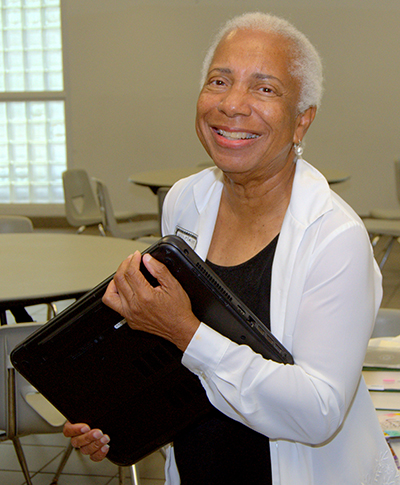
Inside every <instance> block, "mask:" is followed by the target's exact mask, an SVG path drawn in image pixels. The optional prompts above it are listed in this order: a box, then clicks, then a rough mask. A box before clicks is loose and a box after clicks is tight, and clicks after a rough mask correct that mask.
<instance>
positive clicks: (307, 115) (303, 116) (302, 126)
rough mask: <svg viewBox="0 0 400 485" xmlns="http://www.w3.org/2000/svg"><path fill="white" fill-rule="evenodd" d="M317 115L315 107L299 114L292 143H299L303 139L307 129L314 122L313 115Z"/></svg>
mask: <svg viewBox="0 0 400 485" xmlns="http://www.w3.org/2000/svg"><path fill="white" fill-rule="evenodd" d="M316 114H317V107H316V106H310V107H309V108H307V109H306V110H305V111H303V112H302V113H300V114H299V115H298V117H297V126H296V129H295V132H294V140H293V141H294V143H299V142H300V141H302V140H303V138H304V137H305V135H306V133H307V130H308V128H309V127H310V125H311V123H312V122H313V121H314V118H315V115H316Z"/></svg>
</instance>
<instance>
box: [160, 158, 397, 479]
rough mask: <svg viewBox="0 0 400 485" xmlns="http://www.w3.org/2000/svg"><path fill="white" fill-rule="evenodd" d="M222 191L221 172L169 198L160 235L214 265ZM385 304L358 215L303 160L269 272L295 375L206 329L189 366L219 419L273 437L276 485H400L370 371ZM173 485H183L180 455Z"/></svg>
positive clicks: (171, 475)
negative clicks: (368, 380)
mask: <svg viewBox="0 0 400 485" xmlns="http://www.w3.org/2000/svg"><path fill="white" fill-rule="evenodd" d="M221 190H222V174H221V172H220V171H219V170H218V169H217V168H212V169H206V170H204V171H202V172H201V173H199V174H196V175H194V176H191V177H189V178H187V179H184V180H181V181H179V182H178V183H177V184H175V186H174V187H173V188H172V189H171V190H170V191H169V193H168V195H167V197H166V199H165V203H164V211H163V234H174V233H177V234H179V235H181V236H182V237H183V238H185V239H186V240H187V241H188V242H189V244H191V245H192V246H193V247H195V250H196V252H197V253H198V254H199V255H200V257H202V258H203V259H205V258H206V257H207V253H208V248H209V245H210V242H211V238H212V234H213V230H214V225H215V220H216V217H217V213H218V208H219V202H220V197H221ZM381 297H382V287H381V274H380V272H379V268H378V267H377V264H376V262H375V260H374V259H373V254H372V250H371V246H370V243H369V238H368V234H367V232H366V230H365V228H364V226H363V224H362V222H361V220H360V219H359V217H358V216H357V215H356V214H355V212H354V211H353V210H352V209H351V208H350V207H349V206H348V205H347V204H346V203H345V202H344V201H343V200H342V199H341V198H340V197H338V196H337V195H336V194H335V193H334V192H332V191H331V190H330V188H329V185H328V183H327V181H326V180H325V178H324V177H323V176H322V175H321V174H320V173H319V172H318V171H317V170H316V169H315V168H313V167H312V166H311V165H309V164H308V163H307V162H305V161H304V160H298V161H297V167H296V174H295V178H294V182H293V189H292V195H291V200H290V204H289V207H288V210H287V213H286V215H285V219H284V222H283V225H282V229H281V232H280V236H279V240H278V245H277V248H276V253H275V257H274V262H273V267H272V282H271V330H272V332H273V333H274V334H275V335H276V336H277V338H278V339H279V340H280V341H281V342H282V343H283V344H284V345H285V347H286V348H287V349H288V350H289V351H290V352H291V353H292V355H293V357H294V360H295V365H283V364H278V363H276V362H273V361H270V360H266V359H263V358H262V357H261V356H260V355H258V354H256V353H254V352H253V351H252V350H250V349H249V348H248V347H247V346H245V345H237V344H235V343H233V342H231V341H230V340H229V339H227V338H225V337H223V336H222V335H220V334H219V333H217V332H215V331H213V330H212V329H210V328H209V327H208V326H206V325H205V324H201V326H200V328H199V329H198V331H197V333H196V335H195V336H194V337H193V339H192V341H191V343H190V344H189V346H188V348H187V350H186V352H185V354H184V356H183V360H182V362H183V364H184V365H185V366H186V367H187V368H189V369H190V370H191V371H192V372H194V373H195V374H196V375H198V376H199V378H200V380H201V382H202V384H203V386H204V388H205V389H206V392H207V395H208V398H209V399H210V401H211V402H212V403H213V405H214V406H215V407H217V408H218V409H219V410H220V411H222V412H223V413H225V414H227V415H228V416H230V417H232V418H233V419H236V420H238V421H240V422H242V423H244V424H246V425H247V426H249V427H251V428H253V429H255V430H257V431H259V432H261V433H263V434H265V435H266V436H268V437H269V438H270V450H271V462H272V476H273V483H274V485H295V484H296V485H356V484H357V485H358V484H363V485H367V484H381V485H383V484H385V485H389V484H390V485H391V484H399V483H400V478H399V476H398V472H397V469H396V466H395V463H394V460H393V458H392V456H391V453H390V450H389V448H388V446H387V444H386V441H385V439H384V436H383V433H382V431H381V429H380V426H379V423H378V420H377V416H376V412H375V410H374V407H373V405H372V402H371V399H370V397H369V394H368V391H367V388H366V386H365V383H364V380H363V379H362V378H361V380H360V375H361V369H362V364H363V359H364V355H365V351H366V346H367V343H368V340H369V338H370V335H371V332H372V329H373V326H374V321H375V316H376V313H377V311H378V308H379V305H380V302H381ZM166 476H167V481H166V483H167V484H168V485H178V484H179V483H180V480H179V474H178V472H177V469H176V464H175V460H174V454H173V447H171V448H170V451H169V456H168V459H167V462H166Z"/></svg>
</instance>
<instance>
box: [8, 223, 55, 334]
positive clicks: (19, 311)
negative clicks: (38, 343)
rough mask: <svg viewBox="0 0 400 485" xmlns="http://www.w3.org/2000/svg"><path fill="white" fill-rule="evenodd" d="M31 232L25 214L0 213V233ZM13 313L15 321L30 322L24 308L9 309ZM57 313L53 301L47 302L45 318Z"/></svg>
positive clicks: (30, 319) (30, 226) (31, 227)
mask: <svg viewBox="0 0 400 485" xmlns="http://www.w3.org/2000/svg"><path fill="white" fill-rule="evenodd" d="M29 232H33V224H32V221H31V220H30V219H29V217H25V216H1V215H0V233H2V234H6V233H29ZM10 311H11V313H13V315H14V318H15V321H17V322H30V321H32V317H31V316H30V315H29V313H28V312H27V311H26V310H25V308H23V307H22V306H21V307H18V308H14V309H11V310H10ZM56 313H57V307H56V305H55V303H48V304H47V318H48V319H49V318H51V317H53V316H55V315H56ZM0 320H1V324H2V325H4V324H5V323H7V322H6V314H5V312H1V314H0Z"/></svg>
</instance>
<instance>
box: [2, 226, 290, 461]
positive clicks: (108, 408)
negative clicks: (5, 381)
mask: <svg viewBox="0 0 400 485" xmlns="http://www.w3.org/2000/svg"><path fill="white" fill-rule="evenodd" d="M145 252H146V253H150V254H151V255H152V256H154V257H155V258H156V259H158V260H159V261H161V262H162V263H164V264H165V265H166V266H167V267H168V269H169V270H170V271H171V273H172V274H173V275H174V276H175V277H176V278H177V279H178V280H179V282H180V283H181V284H182V286H183V288H184V289H185V291H186V292H187V293H188V295H189V297H190V300H191V303H192V308H193V312H194V314H195V315H196V316H197V317H198V318H199V319H200V320H201V321H202V322H204V323H206V324H207V325H209V326H210V327H213V328H214V329H215V330H217V331H218V332H220V333H222V334H224V335H225V336H227V337H229V338H230V339H231V340H233V341H235V342H237V343H239V344H247V345H249V346H250V347H252V348H253V349H254V350H255V351H256V352H258V353H260V354H262V355H263V356H264V357H266V358H268V359H273V360H275V361H277V362H281V363H287V364H292V363H293V359H292V356H291V355H290V353H289V352H288V351H287V350H286V349H285V348H284V347H283V346H282V344H281V343H280V342H279V341H278V340H276V338H275V337H274V336H273V335H272V334H271V332H270V331H269V330H268V328H266V327H265V326H264V325H263V323H262V322H261V321H260V320H259V319H258V318H257V317H256V316H255V315H254V314H253V313H252V312H251V311H250V310H249V309H248V308H247V307H246V306H245V305H244V304H243V303H242V302H241V301H240V300H239V299H238V298H237V297H236V296H235V295H234V294H232V292H231V291H230V290H229V288H228V287H227V286H226V285H225V284H224V283H223V282H222V280H221V279H220V278H219V277H218V276H217V275H216V274H215V273H214V272H213V271H212V270H211V269H210V268H209V267H208V266H207V264H206V263H205V262H204V261H203V260H201V259H200V258H199V257H198V256H197V254H196V253H195V252H194V251H193V250H192V249H191V247H190V246H188V245H187V244H186V242H185V241H183V239H181V238H180V237H178V236H166V237H164V238H161V239H160V240H159V241H158V242H156V243H155V244H154V245H153V246H151V247H150V248H148V249H147V250H146V251H145ZM142 271H143V273H144V274H145V276H146V278H147V279H148V280H149V282H150V283H151V284H152V285H153V286H155V285H156V284H157V281H156V280H154V278H152V277H151V275H150V274H149V273H148V272H147V270H146V269H145V267H144V266H143V265H142ZM112 277H113V276H110V277H109V278H107V280H105V281H103V282H102V283H101V284H99V285H98V286H97V287H96V288H94V289H93V290H91V291H90V292H89V293H87V294H86V295H84V296H83V297H82V298H80V299H79V300H77V301H76V302H75V303H73V304H72V305H71V306H69V307H68V308H66V309H65V310H64V311H63V312H61V313H60V314H59V315H57V316H56V317H54V318H53V319H52V320H50V321H49V322H48V323H46V324H45V325H44V326H43V327H42V328H40V329H39V330H37V331H36V332H35V333H33V334H32V335H31V336H29V337H28V338H27V339H26V340H25V341H24V342H22V343H21V344H19V345H18V346H17V347H16V348H15V349H14V350H13V352H12V354H11V361H12V363H13V365H14V367H15V368H16V369H17V370H18V371H19V372H20V373H21V374H22V375H23V376H24V377H25V378H26V379H27V380H28V381H29V382H30V383H31V384H32V385H33V386H35V387H36V388H37V389H38V391H39V392H40V393H42V394H43V395H44V396H45V397H46V398H47V399H48V400H49V401H50V402H51V403H52V404H53V405H54V406H55V407H56V408H57V409H58V410H59V411H60V412H61V413H62V414H63V415H64V416H65V417H66V418H67V419H68V420H69V421H71V422H80V423H87V424H88V425H89V426H90V427H92V428H100V429H101V430H102V431H103V432H104V433H106V434H108V435H109V436H110V438H111V442H110V450H109V453H108V455H107V456H108V458H109V459H110V460H111V461H112V462H114V463H116V464H118V465H131V464H133V463H136V462H137V461H139V460H140V459H142V458H144V457H145V456H146V455H148V454H150V453H152V452H154V451H156V450H157V449H159V448H160V447H161V446H164V445H166V444H167V443H170V442H172V441H173V440H174V436H176V434H177V433H179V432H180V431H182V430H183V429H184V428H186V427H187V426H188V425H190V424H192V423H194V422H195V421H196V420H200V419H202V418H204V417H205V416H206V415H207V413H208V412H209V411H210V409H211V404H210V403H209V401H208V399H207V397H206V394H205V391H204V389H203V387H202V385H201V384H200V381H199V379H198V378H197V376H195V375H194V374H192V373H191V372H190V371H189V370H188V369H186V368H185V367H184V366H183V365H182V364H181V358H182V352H181V351H179V350H178V349H177V348H176V347H175V346H174V345H173V344H171V343H170V342H168V341H166V340H164V339H162V338H160V337H156V336H154V335H150V334H147V333H144V332H140V331H137V330H132V329H130V328H129V326H128V325H127V323H126V322H125V320H124V319H123V318H122V317H121V316H120V315H119V314H118V313H116V312H114V311H113V310H111V309H110V308H108V307H107V306H106V305H104V304H103V303H102V301H101V298H102V296H103V294H104V292H105V290H106V288H107V285H108V283H109V282H110V281H111V279H112Z"/></svg>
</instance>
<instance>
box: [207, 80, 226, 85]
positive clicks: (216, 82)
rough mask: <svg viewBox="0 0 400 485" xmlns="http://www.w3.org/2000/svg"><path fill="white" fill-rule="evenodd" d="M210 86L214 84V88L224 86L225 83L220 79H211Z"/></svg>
mask: <svg viewBox="0 0 400 485" xmlns="http://www.w3.org/2000/svg"><path fill="white" fill-rule="evenodd" d="M210 84H214V86H224V85H225V83H224V81H222V79H211V81H210Z"/></svg>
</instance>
